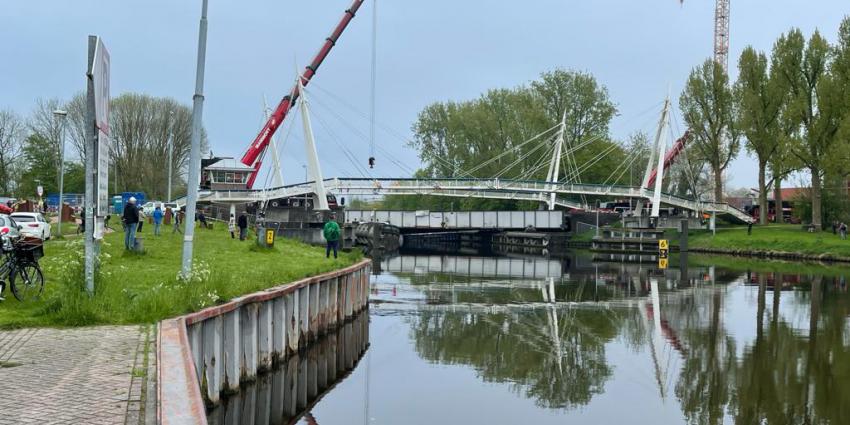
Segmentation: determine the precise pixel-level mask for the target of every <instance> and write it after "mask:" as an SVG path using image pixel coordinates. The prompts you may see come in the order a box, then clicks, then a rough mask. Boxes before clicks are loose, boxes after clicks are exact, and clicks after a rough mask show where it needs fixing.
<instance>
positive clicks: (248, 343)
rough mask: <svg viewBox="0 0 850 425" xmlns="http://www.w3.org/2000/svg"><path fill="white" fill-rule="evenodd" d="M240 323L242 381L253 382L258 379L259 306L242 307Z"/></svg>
mask: <svg viewBox="0 0 850 425" xmlns="http://www.w3.org/2000/svg"><path fill="white" fill-rule="evenodd" d="M241 309H242V312H241V313H239V322H240V327H241V331H242V337H241V340H242V371H241V373H240V380H241V381H242V382H247V381H253V380H254V379H255V378H256V377H257V359H258V356H257V348H258V346H259V340H258V339H259V338H258V336H257V313H258V312H257V310H258V307H257V304H255V303H251V304H247V305H243V306H242V307H241Z"/></svg>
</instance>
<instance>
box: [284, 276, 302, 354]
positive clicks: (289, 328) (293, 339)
mask: <svg viewBox="0 0 850 425" xmlns="http://www.w3.org/2000/svg"><path fill="white" fill-rule="evenodd" d="M298 291H299V290H298V289H296V290H295V291H293V292H290V293H288V294H286V295H284V302H285V303H286V351H287V356H291V355H293V354H295V353H297V352H298V320H299V312H298V298H299V297H298Z"/></svg>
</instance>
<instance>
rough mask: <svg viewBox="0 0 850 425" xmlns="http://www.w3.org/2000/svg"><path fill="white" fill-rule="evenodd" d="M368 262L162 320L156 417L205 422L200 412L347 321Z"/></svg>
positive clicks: (358, 303)
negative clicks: (222, 395) (225, 394)
mask: <svg viewBox="0 0 850 425" xmlns="http://www.w3.org/2000/svg"><path fill="white" fill-rule="evenodd" d="M370 270H371V260H364V261H362V262H360V263H358V264H355V265H353V266H351V267H348V268H345V269H342V270H337V271H334V272H331V273H326V274H323V275H319V276H314V277H310V278H307V279H303V280H300V281H297V282H294V283H291V284H288V285H284V286H280V287H276V288H271V289H268V290H266V291H263V292H257V293H254V294H250V295H246V296H243V297H239V298H236V299H234V300H232V301H230V302H228V303H226V304H223V305H219V306H215V307H211V308H208V309H205V310H201V311H199V312H197V313H192V314H189V315H186V316H182V317H178V318H175V319H169V320H164V321H162V322H161V323H160V326H159V337H158V338H157V345H158V355H159V357H158V358H159V362H157V375H158V376H157V384H158V397H157V407H158V409H157V418H158V420H159V423H162V424H198V423H201V424H203V423H206V414H205V405H213V406H214V405H217V404H218V403H219V401H220V399H221V394H223V393H228V392H235V391H239V388H240V383H243V382H251V381H253V380H255V379H256V378H257V375H258V374H260V373H262V372H265V371H268V370H270V369H271V368H272V367H274V365H276V364H278V362H281V361H282V360H284V359H286V358H288V357H290V356H292V355H293V354H295V353H297V352H299V351H301V350H304V349H306V348H307V347H308V346H309V345H311V344H312V343H313V342H314V341H316V340H317V339H318V338H319V337H320V336H321V335H324V334H325V333H327V332H328V331H331V330H333V329H335V328H336V327H338V326H341V325H342V324H343V323H345V322H346V321H348V320H351V319H352V318H353V317H355V316H356V315H357V313H359V312H360V311H361V310H364V309H365V308H366V307H367V306H368V300H369V274H370Z"/></svg>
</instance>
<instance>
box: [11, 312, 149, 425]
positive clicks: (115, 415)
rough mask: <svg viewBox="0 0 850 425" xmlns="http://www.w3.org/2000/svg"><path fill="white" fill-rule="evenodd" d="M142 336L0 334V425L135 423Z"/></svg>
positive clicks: (101, 331)
mask: <svg viewBox="0 0 850 425" xmlns="http://www.w3.org/2000/svg"><path fill="white" fill-rule="evenodd" d="M146 335H147V330H146V328H144V327H140V326H103V327H91V328H76V329H45V328H39V329H20V330H14V331H0V425H6V424H98V425H101V424H121V425H124V424H129V423H132V424H134V425H135V424H137V423H138V422H139V420H140V419H139V418H140V415H139V410H140V409H141V406H142V404H143V403H142V402H141V401H142V400H141V398H142V390H141V389H142V388H143V384H144V378H143V376H142V375H143V374H144V373H143V372H144V370H145V369H144V368H145V364H144V358H143V357H144V353H143V351H144V346H145V337H146ZM134 367H135V368H136V373H135V374H134ZM134 375H136V376H135V377H134Z"/></svg>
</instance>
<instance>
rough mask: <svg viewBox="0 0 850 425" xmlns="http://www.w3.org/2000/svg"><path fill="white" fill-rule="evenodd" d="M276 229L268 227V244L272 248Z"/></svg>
mask: <svg viewBox="0 0 850 425" xmlns="http://www.w3.org/2000/svg"><path fill="white" fill-rule="evenodd" d="M274 234H275V230H274V229H266V246H267V247H269V248H271V247H273V246H274Z"/></svg>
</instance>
